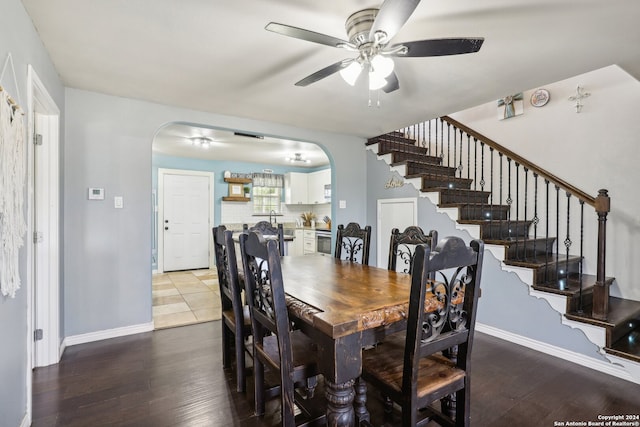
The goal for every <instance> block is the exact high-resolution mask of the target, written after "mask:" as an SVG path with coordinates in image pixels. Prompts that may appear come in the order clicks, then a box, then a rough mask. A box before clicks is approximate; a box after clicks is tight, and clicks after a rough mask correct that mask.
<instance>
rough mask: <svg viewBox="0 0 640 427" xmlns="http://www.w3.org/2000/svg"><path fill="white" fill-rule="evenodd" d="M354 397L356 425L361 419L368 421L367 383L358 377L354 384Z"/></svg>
mask: <svg viewBox="0 0 640 427" xmlns="http://www.w3.org/2000/svg"><path fill="white" fill-rule="evenodd" d="M355 390H356V397H355V399H354V402H353V409H354V412H355V414H356V421H357V422H358V425H360V423H362V422H363V421H370V417H369V411H367V383H366V382H365V381H364V380H363V379H362V378H361V377H358V379H357V380H356V385H355Z"/></svg>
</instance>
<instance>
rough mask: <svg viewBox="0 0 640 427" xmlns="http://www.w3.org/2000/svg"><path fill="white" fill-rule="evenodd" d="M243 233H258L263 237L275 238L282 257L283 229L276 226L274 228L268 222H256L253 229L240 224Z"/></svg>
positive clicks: (280, 226)
mask: <svg viewBox="0 0 640 427" xmlns="http://www.w3.org/2000/svg"><path fill="white" fill-rule="evenodd" d="M242 230H243V231H259V232H260V233H262V235H263V236H277V240H278V251H279V252H280V256H284V227H283V225H282V224H278V225H276V226H275V227H274V226H273V225H271V223H270V222H269V221H258V222H256V223H255V225H254V226H253V227H249V225H248V224H242Z"/></svg>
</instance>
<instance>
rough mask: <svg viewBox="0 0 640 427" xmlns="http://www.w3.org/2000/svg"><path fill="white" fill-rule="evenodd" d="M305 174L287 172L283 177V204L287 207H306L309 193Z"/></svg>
mask: <svg viewBox="0 0 640 427" xmlns="http://www.w3.org/2000/svg"><path fill="white" fill-rule="evenodd" d="M308 175H309V174H307V173H299V172H289V173H286V174H285V175H284V202H285V203H286V204H288V205H307V204H309V200H308V198H307V193H308V192H309V186H308V182H309V179H308Z"/></svg>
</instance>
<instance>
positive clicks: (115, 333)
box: [60, 322, 154, 353]
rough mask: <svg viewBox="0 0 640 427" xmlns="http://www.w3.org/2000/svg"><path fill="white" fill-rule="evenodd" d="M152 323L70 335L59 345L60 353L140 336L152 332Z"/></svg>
mask: <svg viewBox="0 0 640 427" xmlns="http://www.w3.org/2000/svg"><path fill="white" fill-rule="evenodd" d="M153 329H154V326H153V322H148V323H140V324H138V325H131V326H123V327H122V328H114V329H106V330H103V331H96V332H88V333H86V334H80V335H71V336H68V337H66V338H65V339H64V340H63V341H62V344H61V347H60V352H61V353H62V352H63V351H64V349H65V348H67V347H70V346H73V345H78V344H85V343H88V342H95V341H101V340H107V339H109V338H118V337H124V336H127V335H134V334H140V333H143V332H151V331H153Z"/></svg>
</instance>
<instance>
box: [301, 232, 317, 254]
mask: <svg viewBox="0 0 640 427" xmlns="http://www.w3.org/2000/svg"><path fill="white" fill-rule="evenodd" d="M303 245H304V254H305V255H308V254H315V253H316V231H315V230H304V231H303Z"/></svg>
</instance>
